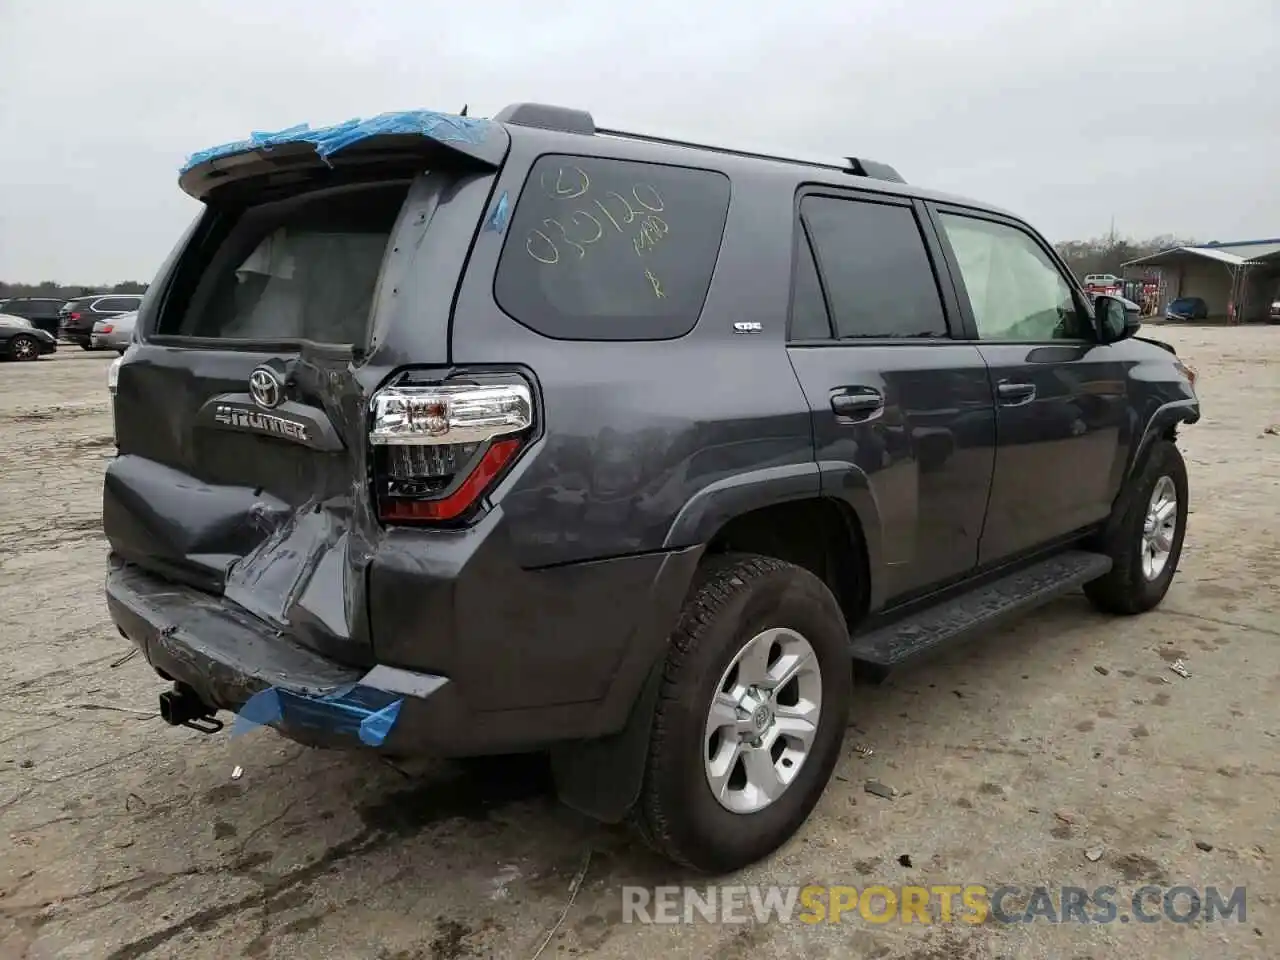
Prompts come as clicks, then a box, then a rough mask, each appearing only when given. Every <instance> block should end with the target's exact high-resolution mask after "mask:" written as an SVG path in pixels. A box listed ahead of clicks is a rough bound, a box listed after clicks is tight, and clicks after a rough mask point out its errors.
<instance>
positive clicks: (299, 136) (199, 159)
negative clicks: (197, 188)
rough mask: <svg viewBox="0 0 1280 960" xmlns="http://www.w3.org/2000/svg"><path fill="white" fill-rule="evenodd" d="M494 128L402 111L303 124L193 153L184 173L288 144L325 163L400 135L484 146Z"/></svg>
mask: <svg viewBox="0 0 1280 960" xmlns="http://www.w3.org/2000/svg"><path fill="white" fill-rule="evenodd" d="M492 126H493V121H491V120H486V119H484V118H483V117H459V116H456V115H454V114H452V113H437V112H436V111H434V110H399V111H395V112H392V113H383V114H379V115H378V116H376V117H371V118H370V119H368V120H362V119H359V118H356V119H353V120H348V121H347V122H346V123H339V124H335V125H333V126H331V127H319V128H317V129H315V130H312V129H311V127H310V126H308V125H307V124H305V123H300V124H298V125H297V126H295V127H288V128H286V129H284V130H277V131H276V132H274V133H251V134H249V138H248V139H247V140H237V141H235V142H234V143H224V144H222V145H220V146H217V147H210V148H209V149H208V150H201V151H200V152H199V153H193V154H191V156H189V157H187V162H186V164H185V165H183V167H182V170H181V171H180V173H186V172H187V171H188V170H190V169H191V168H192V167H197V166H199V165H200V164H202V163H207V162H208V161H210V160H216V159H218V158H219V157H229V156H231V155H232V154H235V153H246V152H248V151H250V150H270V149H271V148H272V147H277V146H280V145H281V144H285V143H311V144H314V145H315V148H316V153H317V154H318V155H319V156H320V158H321V159H322V160H327V159H328V157H329V156H330V155H332V154H335V153H337V152H338V151H339V150H342V149H344V148H346V147H349V146H351V145H352V144H353V143H359V142H360V141H361V140H368V139H369V138H370V137H378V136H387V135H396V134H417V135H418V136H421V137H427V138H428V139H431V140H439V141H440V142H442V143H448V142H453V143H472V144H475V143H483V142H484V139H485V137H486V136H488V134H489V130H490V128H491V127H492Z"/></svg>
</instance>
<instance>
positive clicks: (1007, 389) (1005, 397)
mask: <svg viewBox="0 0 1280 960" xmlns="http://www.w3.org/2000/svg"><path fill="white" fill-rule="evenodd" d="M996 396H997V397H999V398H1000V402H1001V403H1002V404H1004V405H1005V406H1007V407H1016V406H1019V405H1021V404H1024V403H1030V402H1031V401H1032V400H1034V399H1035V398H1036V385H1035V384H1034V383H1012V382H1011V381H1009V380H1001V381H1000V382H999V383H997V384H996Z"/></svg>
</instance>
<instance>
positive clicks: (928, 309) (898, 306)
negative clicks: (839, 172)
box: [800, 196, 947, 338]
mask: <svg viewBox="0 0 1280 960" xmlns="http://www.w3.org/2000/svg"><path fill="white" fill-rule="evenodd" d="M800 216H801V218H802V220H803V221H804V225H805V229H806V230H807V231H808V234H809V237H810V239H811V240H812V242H813V253H814V257H815V258H816V260H817V264H818V271H819V273H820V274H821V276H822V285H823V288H824V289H825V290H826V295H827V303H828V305H829V307H830V310H831V319H832V321H833V322H834V325H835V332H836V336H837V337H840V338H855V337H856V338H861V337H880V338H898V337H946V336H947V321H946V316H945V315H944V314H943V312H942V300H941V297H940V295H939V293H938V284H937V280H936V279H935V278H934V274H933V266H932V264H931V263H930V260H929V254H928V251H927V250H926V248H925V245H924V237H923V235H922V234H921V233H920V225H919V224H918V223H917V222H916V215H915V212H914V211H913V210H912V209H911V208H910V207H908V206H899V205H893V204H887V203H872V202H869V201H868V202H864V201H860V200H840V199H835V198H832V197H818V196H810V197H805V198H804V199H803V200H802V201H801V203H800Z"/></svg>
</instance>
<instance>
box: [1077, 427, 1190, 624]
mask: <svg viewBox="0 0 1280 960" xmlns="http://www.w3.org/2000/svg"><path fill="white" fill-rule="evenodd" d="M1162 477H1168V478H1169V479H1170V480H1172V481H1173V487H1174V490H1175V492H1176V494H1177V498H1178V504H1177V510H1176V511H1175V516H1176V518H1177V520H1176V526H1175V528H1174V531H1173V546H1172V549H1171V550H1170V553H1169V558H1168V560H1167V561H1166V562H1165V565H1164V569H1163V570H1162V571H1161V572H1160V574H1159V576H1157V577H1155V578H1153V579H1148V578H1147V577H1146V575H1145V574H1144V573H1143V569H1142V534H1143V524H1144V522H1145V521H1146V516H1147V508H1148V505H1149V503H1150V501H1151V495H1152V493H1153V492H1154V491H1155V488H1156V484H1157V483H1159V482H1160V479H1161V478H1162ZM1129 484H1130V486H1129V489H1128V491H1126V496H1123V497H1121V498H1120V505H1119V506H1118V509H1120V510H1121V511H1122V512H1121V513H1120V514H1119V515H1118V516H1117V517H1115V518H1113V520H1114V523H1113V525H1112V528H1111V529H1112V533H1111V535H1110V536H1109V537H1108V538H1107V539H1106V541H1104V542H1103V543H1102V545H1101V550H1102V552H1103V553H1105V554H1107V555H1108V556H1109V557H1111V562H1112V567H1111V572H1110V573H1108V574H1107V575H1106V576H1105V577H1101V578H1099V579H1097V580H1094V581H1093V582H1092V583H1086V584H1085V586H1084V592H1085V596H1087V597H1088V598H1089V600H1090V601H1091V602H1092V603H1093V605H1094V606H1095V607H1097V608H1098V609H1099V610H1102V611H1105V612H1106V613H1116V614H1122V615H1126V616H1128V615H1132V614H1135V613H1145V612H1146V611H1147V610H1150V609H1152V608H1153V607H1155V606H1156V605H1157V604H1158V603H1160V601H1161V600H1163V599H1164V595H1165V594H1166V593H1168V591H1169V584H1170V583H1172V582H1173V575H1174V573H1175V571H1176V570H1177V569H1178V560H1179V558H1180V557H1181V556H1182V541H1183V538H1184V537H1185V536H1186V532H1187V467H1186V464H1185V463H1183V460H1182V453H1181V452H1180V451H1179V450H1178V448H1177V447H1176V446H1175V445H1174V444H1173V443H1172V442H1170V441H1168V440H1157V441H1155V443H1154V444H1152V446H1151V449H1150V450H1149V451H1148V453H1147V455H1146V458H1145V460H1144V462H1143V464H1142V466H1141V467H1140V468H1139V469H1138V471H1137V473H1135V474H1134V475H1133V477H1132V478H1131V479H1130V481H1129Z"/></svg>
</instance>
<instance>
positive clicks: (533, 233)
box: [524, 230, 560, 264]
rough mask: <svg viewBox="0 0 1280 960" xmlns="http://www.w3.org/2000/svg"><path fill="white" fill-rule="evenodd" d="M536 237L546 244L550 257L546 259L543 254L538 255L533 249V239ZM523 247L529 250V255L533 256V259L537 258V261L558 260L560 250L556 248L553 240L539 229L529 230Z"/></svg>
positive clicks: (554, 261) (548, 262) (552, 261)
mask: <svg viewBox="0 0 1280 960" xmlns="http://www.w3.org/2000/svg"><path fill="white" fill-rule="evenodd" d="M537 238H541V239H542V242H543V243H544V244H546V249H547V250H550V251H551V259H549V260H548V259H547V258H546V257H545V256H538V254H537V252H536V251H535V250H534V249H533V248H534V243H533V241H534V240H535V239H537ZM524 248H525V250H527V251H528V252H529V256H531V257H533V259H535V260H537V261H538V262H539V263H546V264H552V263H559V262H560V251H559V250H558V249H557V248H556V244H555V241H554V240H552V239H551V238H550V237H548V236H547V235H546V234H545V233H543V232H542V231H541V230H530V231H529V236H528V237H527V238H526V239H525V241H524Z"/></svg>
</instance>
